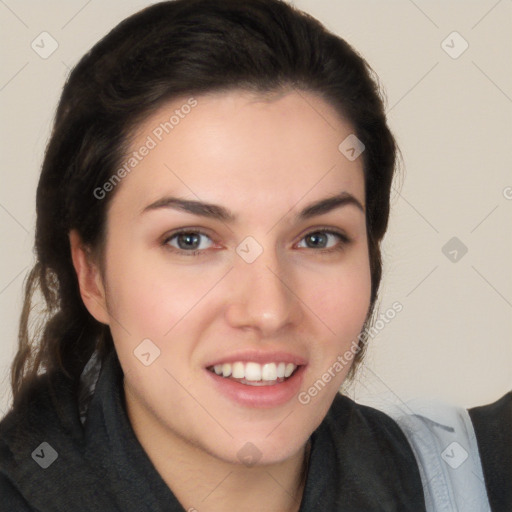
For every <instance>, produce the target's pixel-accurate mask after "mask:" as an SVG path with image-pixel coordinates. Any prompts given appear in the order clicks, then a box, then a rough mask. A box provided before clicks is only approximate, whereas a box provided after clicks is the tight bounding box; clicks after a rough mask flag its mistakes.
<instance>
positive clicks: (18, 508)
mask: <svg viewBox="0 0 512 512" xmlns="http://www.w3.org/2000/svg"><path fill="white" fill-rule="evenodd" d="M0 496H1V498H2V507H5V508H3V510H9V512H33V511H34V509H33V508H31V507H30V506H29V504H28V503H27V502H26V501H25V499H24V498H23V496H22V495H21V493H20V492H19V491H18V490H17V489H16V488H15V487H14V485H13V484H12V482H11V481H10V480H9V479H8V478H7V476H6V475H5V474H4V473H2V472H1V471H0Z"/></svg>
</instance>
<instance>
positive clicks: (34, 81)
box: [0, 0, 512, 416]
mask: <svg viewBox="0 0 512 512" xmlns="http://www.w3.org/2000/svg"><path fill="white" fill-rule="evenodd" d="M294 3H295V5H297V6H298V7H300V8H303V9H304V10H306V11H308V12H310V13H311V14H313V15H314V16H316V17H318V18H319V19H320V20H321V21H322V22H323V23H324V24H326V26H327V27H328V28H329V29H331V30H332V31H334V32H336V33H338V34H339V35H341V36H342V37H344V38H345V39H346V40H347V41H348V42H349V43H351V44H353V45H354V46H355V48H356V49H358V51H359V52H360V53H361V54H362V55H363V56H364V57H366V58H367V60H368V61H369V62H370V64H371V65H372V67H373V68H374V70H375V71H376V72H377V74H378V75H379V77H380V80H381V82H382V84H383V86H384V89H385V91H386V94H387V98H388V100H387V105H388V107H387V110H388V114H389V122H390V125H391V128H392V130H393V131H394V133H395V135H396V137H397V139H398V142H399V144H400V146H401V150H402V153H403V157H404V179H403V184H402V186H401V188H400V189H399V192H398V191H397V192H396V193H395V194H394V198H393V214H392V218H391V227H390V231H389V234H388V237H387V240H386V243H385V247H384V256H385V274H384V283H383V293H382V296H381V297H382V298H381V310H382V311H385V310H386V309H388V308H389V307H390V306H391V304H392V303H393V302H395V301H399V302H400V303H401V304H402V305H403V311H402V312H400V313H399V314H398V315H397V316H396V317H395V318H394V319H393V320H392V321H390V322H389V323H388V324H386V326H385V328H384V329H382V330H381V331H380V332H379V334H378V336H376V337H375V338H373V339H372V343H371V346H370V350H369V352H368V355H367V359H366V365H365V367H364V369H363V371H362V372H361V374H360V376H359V378H358V380H357V382H356V383H355V384H354V385H352V386H351V388H350V389H349V390H348V392H349V393H350V394H351V395H352V396H353V397H355V398H356V399H358V400H360V401H363V402H364V401H366V402H371V396H372V394H374V393H381V392H384V393H387V394H388V395H391V396H393V397H395V399H396V400H397V401H406V400H409V399H411V398H421V397H431V398H436V399H442V400H444V401H447V402H451V403H454V404H459V405H462V406H466V407H468V406H473V405H479V404H484V403H488V402H491V401H494V400H496V399H497V398H498V397H500V396H502V395H503V394H504V393H505V392H506V391H508V390H510V389H511V388H512V337H511V335H510V332H511V329H512V270H511V268H512V267H511V262H512V236H511V221H512V152H511V142H512V66H511V63H512V36H511V34H512V2H511V1H510V0H501V1H496V0H485V1H484V0H481V1H468V0H458V1H453V0H452V1H449V2H448V1H437V2H434V1H431V0H423V1H420V0H416V1H412V0H400V1H398V0H396V1H383V0H374V1H370V0H357V1H345V0H296V1H295V2H294ZM146 5H149V3H148V2H144V1H135V0H129V1H126V0H124V1H120V0H116V1H113V0H110V1H101V2H100V1H99V0H89V1H87V0H73V1H70V0H66V1H63V0H60V1H58V0H46V1H45V2H39V1H28V0H2V1H1V2H0V23H1V26H2V30H1V36H0V37H1V46H0V52H1V61H2V66H1V69H0V108H1V111H2V113H3V116H2V122H1V134H0V140H1V165H0V172H1V179H0V183H1V189H0V235H1V241H2V242H1V243H2V253H1V254H2V256H1V258H2V259H1V267H0V321H1V325H2V344H1V345H0V416H1V415H2V412H3V411H5V410H6V408H7V404H8V401H9V398H10V395H9V379H8V368H9V364H10V361H11V359H12V357H13V355H14V353H15V348H16V333H17V321H18V317H19V313H20V310H21V300H22V296H21V289H22V283H23V279H24V276H25V275H26V273H27V271H28V269H29V268H30V266H31V265H32V263H33V256H32V243H33V235H34V222H35V212H34V196H35V188H36V184H37V179H38V173H39V168H40V164H41V161H42V157H43V152H44V147H45V144H46V142H47V139H48V136H49V133H50V127H51V122H52V118H53V113H54V109H55V106H56V103H57V100H58V97H59V94H60V90H61V88H62V85H63V83H64V80H65V77H66V74H67V73H68V69H69V67H70V66H73V65H74V64H75V63H76V62H77V61H78V59H79V58H80V57H81V56H82V54H84V53H85V52H86V51H87V50H88V49H89V48H90V47H91V46H92V45H93V44H94V43H95V42H96V41H97V40H98V39H99V38H100V37H101V36H103V35H104V34H105V33H106V32H108V31H109V30H110V29H111V28H113V27H114V25H116V24H117V23H118V22H119V21H120V20H121V19H123V18H124V17H126V16H127V15H129V14H131V13H133V12H135V11H137V10H139V9H140V8H142V7H144V6H146ZM43 31H46V32H48V33H49V34H51V36H52V37H53V38H54V39H55V40H56V41H57V43H58V48H57V50H56V51H55V52H54V53H53V54H52V55H50V56H49V57H48V58H47V59H43V58H41V57H40V56H39V55H38V54H37V53H36V52H35V51H34V50H33V49H32V48H31V43H32V41H33V40H34V39H36V37H37V36H39V34H41V32H43ZM454 31H457V32H458V33H459V34H460V35H455V36H453V35H452V36H450V37H448V36H449V35H450V34H451V33H452V32H454ZM443 41H445V43H443ZM464 41H466V42H467V44H468V45H469V46H468V48H467V50H466V51H464V52H463V53H462V54H461V55H460V56H458V57H457V58H453V56H456V55H457V54H458V53H459V52H460V51H461V50H462V49H463V48H464V46H465V43H464ZM445 50H446V51H445ZM447 52H448V53H447ZM449 53H451V54H452V56H450V55H449ZM398 185H399V184H397V186H398ZM452 237H457V238H458V239H459V240H460V242H461V243H463V244H464V245H465V246H466V247H467V250H468V251H467V253H466V254H465V255H464V256H462V257H461V256H460V255H461V253H460V251H459V252H458V253H457V258H458V261H455V262H453V261H450V259H449V258H448V257H447V256H445V254H444V253H443V252H442V248H443V246H444V245H445V244H446V243H447V242H448V240H450V239H451V238H452ZM449 250H452V249H451V248H450V249H449ZM445 252H448V251H445ZM449 256H450V255H449ZM450 257H454V253H452V255H451V256H450Z"/></svg>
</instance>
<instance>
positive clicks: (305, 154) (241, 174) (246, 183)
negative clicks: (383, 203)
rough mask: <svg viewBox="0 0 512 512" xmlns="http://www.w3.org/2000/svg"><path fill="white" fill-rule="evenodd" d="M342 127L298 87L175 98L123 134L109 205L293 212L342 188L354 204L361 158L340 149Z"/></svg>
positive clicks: (345, 128)
mask: <svg viewBox="0 0 512 512" xmlns="http://www.w3.org/2000/svg"><path fill="white" fill-rule="evenodd" d="M353 131H354V130H353V128H352V126H351V125H350V124H349V123H347V122H346V121H344V120H343V119H342V118H341V117H340V116H339V115H338V113H337V112H336V111H335V110H334V109H333V108H332V107H331V106H330V105H328V104H327V103H326V102H325V101H324V100H323V99H321V98H320V97H318V96H316V95H313V94H311V93H306V92H303V91H288V92H286V93H283V94H280V95H276V94H274V95H265V96H263V95H261V94H253V93H249V92H245V91H228V92H220V93H214V94H205V95H199V96H195V97H193V98H191V97H183V98H180V99H177V100H173V101H172V102H169V103H167V104H165V105H164V106H163V107H161V108H160V109H158V110H157V111H156V112H154V113H153V114H152V115H151V116H150V117H148V118H147V119H146V120H145V121H144V122H143V123H142V124H141V125H140V126H139V127H138V129H137V130H136V132H135V136H134V137H133V138H132V141H131V146H130V150H129V152H128V154H127V155H126V156H125V162H124V163H125V164H126V163H127V162H128V161H129V160H131V164H134V165H133V167H131V168H130V166H127V168H129V172H127V173H126V177H125V178H123V180H122V183H121V184H120V185H121V187H120V188H121V190H118V191H117V192H118V195H119V199H117V198H116V200H115V201H117V202H123V201H130V204H131V205H132V207H133V209H134V210H135V209H136V210H138V211H139V212H140V211H141V210H142V209H143V208H144V207H145V206H147V204H149V203H150V202H153V201H156V200H158V199H159V197H161V196H163V195H165V194H172V195H181V196H182V197H188V198H191V199H198V198H200V199H202V200H206V201H208V202H212V203H220V204H228V205H230V209H231V210H233V211H237V210H238V209H245V210H250V209H251V207H254V209H255V210H256V209H260V211H261V208H268V209H269V210H268V211H270V210H273V209H275V208H276V207H280V208H281V210H282V209H283V208H286V207H287V206H289V207H293V205H296V204H298V202H300V200H301V198H304V201H305V202H308V201H311V200H314V199H316V198H318V197H325V195H326V194H331V195H334V194H336V193H339V192H342V191H347V192H349V193H351V194H353V195H354V196H356V197H357V198H358V199H359V200H360V202H361V203H363V204H364V177H363V170H362V168H363V162H362V158H357V159H355V160H353V161H351V160H349V159H347V158H346V157H345V156H344V154H343V153H342V152H341V151H340V150H339V146H340V143H342V141H344V140H345V139H346V138H347V137H348V136H350V135H352V134H353Z"/></svg>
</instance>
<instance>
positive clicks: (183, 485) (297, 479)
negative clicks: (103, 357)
mask: <svg viewBox="0 0 512 512" xmlns="http://www.w3.org/2000/svg"><path fill="white" fill-rule="evenodd" d="M126 406H127V407H126V408H127V412H128V417H129V420H130V423H131V425H132V428H133V430H134V432H135V435H136V437H137V439H138V440H139V442H140V444H141V445H142V447H143V448H144V451H145V452H146V454H147V455H148V457H149V459H150V460H151V462H152V463H153V465H154V467H155V468H156V470H157V471H158V473H159V474H160V476H161V477H162V479H163V480H164V482H165V483H166V484H167V485H168V486H169V488H170V489H171V491H172V492H173V494H174V495H175V497H176V498H177V499H178V501H179V502H180V503H181V505H182V506H183V507H184V509H185V510H187V512H189V511H190V512H199V511H200V512H232V511H233V510H237V511H238V512H254V511H255V510H265V512H298V511H299V509H300V503H301V499H302V494H303V491H304V484H305V480H306V473H307V467H306V464H307V459H308V457H309V446H304V447H302V448H301V449H300V450H299V452H298V453H296V454H294V455H293V456H292V457H290V458H288V459H286V460H284V461H281V462H279V463H275V464H268V465H255V466H252V467H247V466H244V465H242V464H234V463H231V462H228V461H225V460H222V459H219V458H218V457H216V456H214V455H212V454H210V453H208V452H206V451H205V450H203V449H201V448H199V447H198V446H196V445H194V444H191V443H190V442H189V441H188V440H186V439H184V438H182V437H180V436H178V435H177V434H176V433H174V432H172V431H170V430H169V429H166V428H165V427H164V426H163V425H157V424H156V423H155V421H154V420H152V419H151V418H150V417H148V416H147V415H145V414H140V411H138V410H137V409H138V407H137V405H136V404H134V403H132V402H131V401H130V400H129V399H128V400H127V401H126Z"/></svg>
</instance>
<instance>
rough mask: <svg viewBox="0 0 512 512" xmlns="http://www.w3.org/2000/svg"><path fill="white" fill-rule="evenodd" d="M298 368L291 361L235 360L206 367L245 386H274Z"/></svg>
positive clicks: (290, 375)
mask: <svg viewBox="0 0 512 512" xmlns="http://www.w3.org/2000/svg"><path fill="white" fill-rule="evenodd" d="M298 368H299V366H297V365H295V364H293V363H285V362H278V363H265V364H259V363H255V362H247V363H244V362H242V361H237V362H235V363H224V364H216V365H215V366H210V367H208V368H207V369H208V370H209V371H211V372H212V373H215V374H216V375H218V376H219V377H223V378H225V379H228V380H232V381H235V382H239V383H240V384H245V385H247V386H274V385H276V384H280V383H282V382H285V381H287V380H288V379H289V378H290V377H292V376H293V375H294V373H295V372H296V370H297V369H298Z"/></svg>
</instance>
